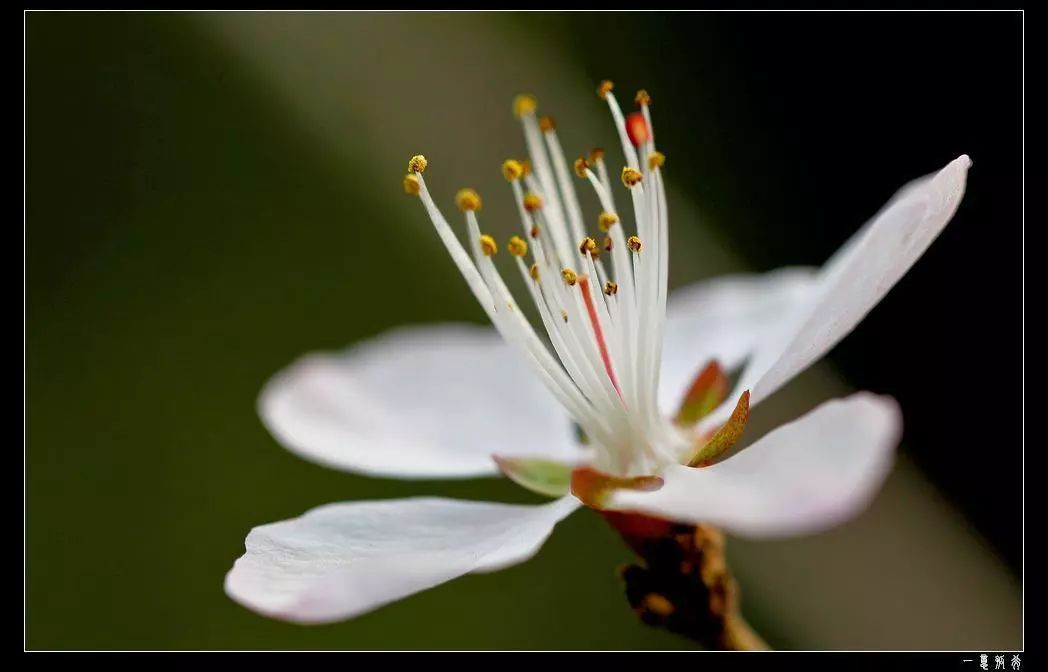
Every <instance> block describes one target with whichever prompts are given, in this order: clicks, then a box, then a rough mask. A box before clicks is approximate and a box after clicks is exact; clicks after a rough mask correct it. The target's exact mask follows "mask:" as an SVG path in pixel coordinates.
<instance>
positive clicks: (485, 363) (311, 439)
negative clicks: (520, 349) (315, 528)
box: [258, 325, 579, 478]
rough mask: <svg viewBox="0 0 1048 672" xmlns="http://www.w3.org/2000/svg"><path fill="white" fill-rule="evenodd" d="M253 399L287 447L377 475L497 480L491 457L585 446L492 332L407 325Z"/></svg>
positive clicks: (303, 363) (559, 454) (286, 377)
mask: <svg viewBox="0 0 1048 672" xmlns="http://www.w3.org/2000/svg"><path fill="white" fill-rule="evenodd" d="M258 406H259V414H260V415H261V417H262V419H263V421H264V422H265V424H266V426H267V427H268V428H269V430H270V432H272V433H273V435H274V436H275V437H276V438H277V439H278V440H279V441H280V442H281V443H283V444H284V445H285V446H286V447H287V448H288V449H289V450H291V451H292V452H294V453H296V454H298V455H300V456H302V457H305V458H307V459H310V460H313V461H315V462H319V463H321V464H324V465H326V466H330V467H334V468H337V469H345V470H347V471H355V472H362V473H367V474H373V475H379V476H395V477H401V478H459V477H470V476H483V475H492V474H496V473H498V470H497V467H496V465H495V462H494V461H493V460H492V457H491V456H492V454H494V453H498V454H499V455H501V456H504V457H514V456H528V457H546V458H550V459H554V460H557V459H565V460H569V461H573V460H576V459H577V457H578V453H579V447H578V443H577V441H576V439H575V435H574V430H573V427H572V423H571V420H570V419H569V418H568V417H567V415H566V414H565V413H564V411H563V410H562V409H561V407H560V406H559V405H558V404H557V402H556V400H555V399H554V398H553V397H552V395H550V394H549V393H548V392H547V391H546V389H545V388H544V387H543V386H542V384H541V383H540V382H539V380H538V379H537V378H536V377H535V375H534V374H533V373H532V372H531V371H530V370H529V369H528V368H527V367H526V366H525V365H524V364H522V363H521V361H520V358H519V357H518V356H517V355H516V354H515V353H514V352H513V351H512V350H511V349H510V347H509V346H508V345H506V344H505V342H504V341H503V340H502V338H501V337H500V336H499V335H498V333H496V332H495V330H494V329H490V328H487V327H477V326H470V325H438V326H427V327H406V328H401V329H397V330H394V331H390V332H387V333H385V334H383V335H381V336H378V337H377V338H374V339H372V340H369V341H365V342H363V343H360V344H358V345H356V346H354V347H352V348H350V349H349V350H347V351H345V352H342V353H329V354H313V355H307V356H305V357H302V358H301V359H299V360H298V361H296V362H295V363H293V364H292V365H291V366H289V367H288V368H287V369H285V370H284V371H281V372H280V373H279V374H277V375H276V376H274V377H273V379H271V380H270V381H269V383H268V384H267V385H266V387H265V389H264V390H263V391H262V394H261V396H260V398H259V404H258Z"/></svg>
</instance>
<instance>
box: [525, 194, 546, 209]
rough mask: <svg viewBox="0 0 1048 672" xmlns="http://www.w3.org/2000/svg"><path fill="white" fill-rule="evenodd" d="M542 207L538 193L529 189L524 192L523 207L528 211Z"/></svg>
mask: <svg viewBox="0 0 1048 672" xmlns="http://www.w3.org/2000/svg"><path fill="white" fill-rule="evenodd" d="M541 207H542V197H541V196H539V195H538V194H536V193H534V192H531V191H529V192H528V193H526V194H524V209H525V210H527V211H528V212H535V211H536V210H538V209H539V208H541Z"/></svg>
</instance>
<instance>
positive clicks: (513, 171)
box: [502, 159, 524, 182]
mask: <svg viewBox="0 0 1048 672" xmlns="http://www.w3.org/2000/svg"><path fill="white" fill-rule="evenodd" d="M502 176H503V177H505V178H506V179H507V180H509V181H510V182H512V181H513V180H519V179H520V178H521V177H523V176H524V166H522V165H520V161H517V160H516V159H506V160H505V161H503V162H502Z"/></svg>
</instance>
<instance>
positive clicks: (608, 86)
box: [597, 79, 615, 100]
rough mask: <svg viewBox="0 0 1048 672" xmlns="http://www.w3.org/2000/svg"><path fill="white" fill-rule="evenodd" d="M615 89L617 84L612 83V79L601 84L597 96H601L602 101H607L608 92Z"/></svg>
mask: <svg viewBox="0 0 1048 672" xmlns="http://www.w3.org/2000/svg"><path fill="white" fill-rule="evenodd" d="M614 88H615V82H613V81H611V80H610V79H605V80H604V81H603V82H601V83H600V86H598V87H597V95H598V96H600V99H601V100H607V99H608V92H609V91H611V90H612V89H614Z"/></svg>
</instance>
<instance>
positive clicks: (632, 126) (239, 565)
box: [225, 82, 970, 623]
mask: <svg viewBox="0 0 1048 672" xmlns="http://www.w3.org/2000/svg"><path fill="white" fill-rule="evenodd" d="M598 92H599V95H600V97H601V98H602V99H603V100H605V101H606V103H607V105H608V108H609V109H610V112H611V117H612V120H613V123H614V126H615V129H616V131H617V134H618V139H619V143H620V144H621V151H622V155H623V163H624V167H623V168H622V169H621V171H620V172H618V173H617V174H616V173H614V172H612V171H611V170H610V169H609V166H608V162H607V161H606V160H605V152H604V151H603V150H594V151H592V152H590V153H589V154H588V155H587V156H584V157H580V158H578V159H576V160H574V161H573V162H569V161H568V159H567V158H566V156H565V153H564V151H563V149H562V147H561V144H560V142H559V140H558V137H557V131H556V127H555V124H554V123H553V122H552V120H551V119H549V118H547V117H539V116H537V114H536V105H535V101H534V99H533V98H531V97H530V96H520V97H518V98H517V99H516V101H515V103H514V111H515V113H516V115H517V117H518V118H519V119H520V122H521V124H522V126H523V131H524V139H525V142H526V145H527V150H528V159H527V160H514V159H510V160H507V161H506V162H505V163H504V164H503V167H502V169H503V174H504V176H505V178H506V180H507V181H508V184H509V187H510V189H511V191H512V195H513V199H514V201H515V203H516V206H517V211H518V213H519V218H520V224H521V232H520V235H518V236H514V237H513V238H511V239H510V240H509V241H508V242H506V243H505V244H504V245H500V244H499V242H497V241H496V240H495V239H494V238H493V237H491V236H490V235H488V234H486V233H484V232H483V230H482V229H481V226H480V217H479V215H478V213H479V211H480V210H481V205H482V201H481V198H480V195H479V194H477V193H476V192H475V191H473V190H470V189H463V190H462V191H460V192H459V193H458V195H457V196H456V199H455V201H456V204H457V206H458V208H459V210H461V211H462V216H463V220H464V221H463V223H462V225H460V226H459V227H457V228H458V230H459V233H457V232H456V227H453V226H452V224H450V223H449V222H448V220H446V219H445V217H444V215H443V214H442V212H441V211H440V209H439V208H438V206H437V204H436V202H435V201H434V199H433V197H432V195H431V194H430V192H429V190H428V189H427V187H426V182H425V179H424V177H423V173H424V172H425V170H426V168H427V165H428V162H427V161H426V159H425V158H424V157H423V156H421V155H419V156H416V157H413V158H412V159H411V161H410V162H409V166H408V173H407V175H406V176H405V177H404V188H405V191H407V192H408V193H409V194H413V195H417V196H418V198H419V199H420V201H421V203H422V205H423V207H424V209H425V212H426V213H427V214H428V216H429V218H430V219H431V220H432V223H433V226H434V229H435V231H436V233H437V235H438V236H439V238H440V240H441V242H442V243H443V245H444V246H445V247H446V248H447V251H448V253H449V255H450V257H451V259H452V261H453V263H454V264H455V266H456V267H457V268H458V270H459V271H460V272H461V274H462V276H463V278H464V279H465V281H466V285H467V286H468V288H469V290H470V291H471V292H472V293H473V295H474V296H475V297H476V299H477V301H478V302H479V303H480V306H481V307H482V308H483V310H484V311H485V313H486V314H487V316H488V318H489V319H490V321H491V324H492V325H493V327H494V329H492V328H489V327H479V326H467V325H439V326H426V327H404V328H399V329H396V330H394V331H392V332H389V333H387V334H384V335H382V336H380V337H378V338H375V339H373V340H370V341H367V342H364V343H361V344H358V345H356V346H354V347H352V348H350V349H349V350H347V351H345V352H341V353H322V354H311V355H307V356H305V357H303V358H301V359H299V360H298V361H296V362H294V363H293V364H291V365H290V366H289V367H288V368H287V369H285V370H283V371H282V372H280V373H279V374H277V375H276V376H275V377H274V378H273V379H272V380H271V381H270V382H269V383H268V384H267V385H266V386H265V389H264V390H263V392H262V394H261V395H260V399H259V412H260V414H261V416H262V419H263V421H264V422H265V424H266V426H267V427H268V428H269V430H270V431H271V432H272V433H273V435H274V436H275V437H276V438H277V439H278V440H279V441H280V442H281V443H282V444H283V445H285V446H286V447H287V448H288V449H290V450H291V451H293V452H295V453H296V454H298V455H300V456H302V457H304V458H306V459H309V460H313V461H315V462H319V463H321V464H324V465H327V466H330V467H333V468H337V469H343V470H347V471H352V472H357V473H363V474H368V475H373V476H383V477H400V478H429V479H433V478H468V477H477V476H491V475H498V474H503V475H505V476H507V477H509V478H511V479H513V480H514V481H515V482H517V483H519V484H520V485H522V486H524V487H526V488H529V489H531V490H533V491H535V492H538V493H541V494H543V495H546V496H549V497H552V498H554V499H552V501H550V502H548V503H545V504H539V505H507V504H499V503H487V502H472V501H456V500H450V499H442V498H411V499H400V500H384V501H362V502H361V501H358V502H346V503H337V504H328V505H326V506H321V507H319V508H316V509H313V510H311V511H308V512H307V513H305V514H303V515H301V516H299V517H297V518H292V519H289V520H284V521H281V522H276V523H271V524H267V525H262V526H259V527H256V528H255V529H253V530H251V532H250V533H249V534H248V536H247V539H246V542H245V546H246V553H245V554H244V555H243V556H242V557H241V558H240V559H238V560H237V561H236V563H235V565H234V566H233V568H232V569H231V570H230V572H229V573H228V575H227V577H226V584H225V587H226V591H227V593H228V594H229V595H230V596H231V597H232V598H233V599H235V600H236V601H238V602H240V603H241V604H243V605H245V606H247V607H249V608H251V609H253V610H255V611H257V612H260V613H262V614H266V615H268V616H272V617H275V618H281V619H285V620H290V621H295V622H303V623H317V622H328V621H333V620H338V619H343V618H348V617H351V616H354V615H357V614H360V613H363V612H366V611H369V610H371V609H374V608H377V607H379V606H381V605H383V604H386V603H388V602H390V601H393V600H397V599H400V598H402V597H405V596H407V595H410V594H412V593H415V592H418V591H421V590H424V589H426V588H429V587H432V586H434V585H437V584H439V583H442V582H445V581H448V580H450V579H453V578H455V577H458V576H462V575H464V574H468V573H475V572H489V571H493V570H496V569H500V568H502V567H506V566H508V565H512V564H515V563H519V562H522V561H524V560H526V559H527V558H529V557H531V556H532V555H533V554H535V553H536V552H537V551H538V549H539V547H540V546H541V545H542V544H543V542H544V541H545V539H546V538H547V537H548V536H549V534H550V533H551V532H552V530H553V528H554V526H555V525H556V524H557V523H558V522H559V521H560V520H562V519H563V518H565V517H566V516H568V515H569V514H571V513H572V512H574V511H575V510H577V509H578V508H580V507H582V506H584V505H585V506H588V507H589V508H593V509H597V510H600V511H603V512H629V513H633V514H642V515H644V516H647V517H651V518H656V519H661V520H667V521H676V522H684V523H708V524H712V525H715V526H719V527H721V528H723V529H724V530H726V531H727V532H729V533H733V534H738V535H743V536H749V537H774V536H783V535H795V534H805V533H812V532H816V531H819V530H823V529H825V528H827V527H829V526H832V525H834V524H836V523H839V522H841V521H843V520H845V519H847V518H848V517H850V516H853V515H855V514H856V513H858V512H860V511H861V510H862V509H863V508H864V507H865V506H866V505H867V504H868V503H869V501H870V500H871V499H872V497H873V496H874V494H875V493H876V491H877V489H878V488H879V486H880V484H881V483H882V481H883V480H884V478H885V476H886V475H887V473H888V471H889V469H890V466H891V463H892V458H893V453H894V451H895V448H896V446H897V444H898V441H899V437H900V434H901V426H902V425H901V422H902V421H901V413H900V410H899V408H898V406H897V404H896V403H895V401H894V400H892V399H891V398H889V397H885V396H879V395H875V394H871V393H868V392H859V393H855V394H852V395H850V396H847V397H844V398H842V399H835V400H831V401H828V402H826V403H823V404H821V405H819V406H817V407H816V408H814V409H813V410H811V411H810V412H808V413H807V414H805V415H803V416H802V417H800V418H798V419H796V420H794V421H792V422H790V423H787V424H784V425H782V426H780V427H778V428H776V429H774V430H772V431H770V432H768V433H767V434H765V435H764V436H760V437H756V440H753V441H752V442H751V443H749V445H746V446H745V447H744V448H742V449H741V450H740V449H739V446H741V445H743V444H742V443H739V444H737V445H736V442H737V441H738V440H739V438H740V436H741V435H742V434H743V430H744V428H745V425H746V421H747V418H748V416H749V414H750V413H751V412H753V411H754V409H755V408H756V407H757V406H758V405H759V404H760V403H761V402H762V401H763V400H765V399H766V398H768V397H769V396H770V395H772V394H773V393H774V392H776V391H777V390H778V389H780V388H781V387H782V386H783V385H784V384H785V383H787V382H788V381H789V380H790V379H791V378H793V377H794V376H796V375H797V374H799V373H800V372H801V371H803V370H804V369H806V368H807V367H808V366H809V365H811V364H812V363H813V362H815V361H816V360H817V359H819V358H820V357H822V356H823V355H824V354H826V353H827V352H828V351H829V350H830V349H831V348H832V347H833V346H834V344H835V343H837V342H838V341H839V340H841V339H842V338H843V337H844V336H846V335H847V334H848V333H849V332H850V331H851V330H852V329H853V328H854V327H855V326H856V325H857V324H858V323H859V321H861V320H862V318H863V317H864V316H865V315H866V314H867V313H868V312H869V311H870V310H871V309H872V308H873V307H874V306H875V305H876V304H877V302H878V301H880V299H881V298H882V297H883V296H884V295H885V294H886V293H887V292H888V291H889V290H890V289H891V288H892V286H893V285H894V284H895V283H896V282H897V281H898V280H899V279H900V278H901V277H902V276H903V274H904V273H905V272H906V271H907V269H909V267H910V266H911V265H912V264H913V263H914V262H915V261H916V260H917V259H918V257H920V256H921V254H923V252H924V251H925V250H926V249H927V247H928V246H929V245H930V244H931V242H932V241H933V240H934V238H935V237H936V236H937V235H938V233H939V232H940V231H941V230H942V229H943V227H945V225H946V224H947V222H949V220H950V219H951V217H952V216H953V214H954V212H955V211H956V209H957V207H958V204H959V203H960V200H961V197H962V195H963V193H964V188H965V180H966V175H967V170H968V167H969V165H970V161H969V159H968V157H967V156H960V157H958V158H957V159H954V160H953V161H952V162H950V163H949V164H947V165H946V166H945V167H944V168H942V169H941V170H940V171H938V172H936V173H934V174H931V175H929V176H926V177H923V178H920V179H918V180H915V181H913V182H911V183H909V184H907V185H906V186H904V187H903V188H902V189H901V190H900V191H899V192H898V193H897V194H896V195H895V196H894V197H893V198H892V199H891V200H890V201H889V202H888V204H887V205H885V206H884V207H883V208H882V209H881V211H880V212H879V213H878V214H877V215H876V216H875V217H874V218H873V219H872V220H870V222H868V223H867V224H866V225H865V226H863V227H862V228H861V229H859V230H858V231H857V232H856V233H855V234H854V235H853V236H852V238H851V239H850V240H849V241H848V242H847V243H845V245H844V246H843V247H842V248H841V249H840V250H839V251H838V252H837V253H836V254H834V255H833V256H832V257H831V258H830V259H829V260H828V261H827V262H826V263H825V265H824V266H823V267H822V268H819V269H812V268H799V267H798V268H786V269H781V270H778V271H774V272H770V273H766V274H739V275H731V276H727V277H722V278H717V279H714V280H708V281H704V282H701V283H698V284H696V285H694V286H691V287H687V288H684V289H681V290H678V291H677V292H675V293H674V294H673V295H672V296H670V295H669V294H668V287H667V284H668V283H667V277H668V276H667V273H668V260H669V240H670V237H669V212H668V209H667V199H666V194H665V183H664V177H663V171H664V164H665V161H666V157H665V156H664V155H663V154H662V153H660V152H659V151H658V150H657V149H656V146H655V135H654V132H653V126H652V118H651V110H650V97H649V96H648V95H647V94H646V93H644V92H640V93H639V94H638V95H637V98H636V103H637V106H638V111H636V112H633V113H630V114H628V115H626V114H624V113H623V111H622V109H621V108H620V106H619V103H618V101H617V100H616V98H615V95H614V93H613V91H612V86H611V84H610V82H605V83H603V84H601V86H600V88H599V91H598ZM619 182H621V184H619ZM576 185H578V186H576ZM577 189H592V190H593V192H595V194H596V197H597V200H598V202H599V203H600V207H601V212H600V213H598V214H597V215H596V216H595V217H594V216H592V215H590V216H589V217H587V216H586V215H585V214H584V213H583V212H582V208H581V207H580V203H579V199H578V193H577ZM623 189H625V191H623ZM617 197H618V198H619V199H621V204H620V202H619V201H618V200H617ZM627 222H632V230H631V231H627V230H626V227H627V225H628V224H627ZM460 233H461V234H463V235H461V236H460ZM504 257H508V259H505V261H503V258H504ZM496 260H498V261H499V262H500V263H496ZM504 273H510V274H513V273H516V274H519V276H520V278H521V279H522V281H523V284H524V287H525V292H526V299H527V300H526V302H523V305H521V303H518V301H517V298H516V297H514V295H513V294H512V293H511V292H510V289H509V285H508V284H507V283H506V282H505V280H504V278H503V274H504ZM525 306H526V307H527V310H528V311H532V312H533V314H534V315H535V316H536V317H537V320H535V321H532V320H529V319H528V317H527V312H526V311H525ZM733 373H735V374H737V375H735V376H734V380H733V377H732V375H731V374H733ZM746 438H747V440H749V439H750V437H749V436H747V437H746Z"/></svg>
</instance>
